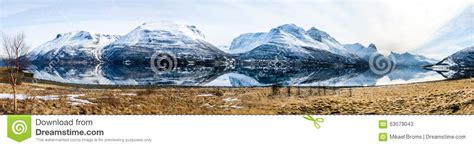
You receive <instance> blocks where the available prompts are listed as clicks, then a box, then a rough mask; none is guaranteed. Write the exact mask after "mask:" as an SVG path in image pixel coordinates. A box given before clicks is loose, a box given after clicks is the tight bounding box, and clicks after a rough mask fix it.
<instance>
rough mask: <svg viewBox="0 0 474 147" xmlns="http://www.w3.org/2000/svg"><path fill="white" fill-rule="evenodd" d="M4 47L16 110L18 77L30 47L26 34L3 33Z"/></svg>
mask: <svg viewBox="0 0 474 147" xmlns="http://www.w3.org/2000/svg"><path fill="white" fill-rule="evenodd" d="M2 49H3V51H4V52H5V53H6V55H4V57H3V60H4V62H5V64H6V66H7V69H8V72H9V75H10V85H11V88H12V90H13V109H14V111H15V112H16V110H17V99H16V92H17V85H18V82H19V81H18V79H19V77H20V74H21V70H23V67H22V65H25V64H24V60H22V56H24V55H26V53H27V52H28V49H29V47H28V46H27V45H26V42H25V35H24V34H23V33H20V34H17V35H7V34H2Z"/></svg>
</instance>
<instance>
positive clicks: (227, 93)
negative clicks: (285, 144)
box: [0, 79, 474, 115]
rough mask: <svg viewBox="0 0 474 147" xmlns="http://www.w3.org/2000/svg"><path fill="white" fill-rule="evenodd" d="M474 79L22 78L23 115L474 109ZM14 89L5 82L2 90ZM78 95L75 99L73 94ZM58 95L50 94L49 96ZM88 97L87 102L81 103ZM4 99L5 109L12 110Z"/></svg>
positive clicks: (450, 111) (457, 111)
mask: <svg viewBox="0 0 474 147" xmlns="http://www.w3.org/2000/svg"><path fill="white" fill-rule="evenodd" d="M473 85H474V79H462V80H446V81H437V82H426V83H414V84H406V85H392V86H378V87H359V88H329V89H328V88H324V89H323V88H296V87H292V88H291V89H290V90H289V91H290V93H288V88H287V87H281V88H279V89H272V87H256V88H209V87H208V88H176V87H174V88H172V87H169V88H147V89H118V88H107V89H100V88H97V87H95V88H87V87H74V86H64V85H61V86H59V85H54V84H33V83H23V84H22V85H21V86H20V87H19V93H20V94H22V95H23V99H22V100H19V109H18V111H17V112H16V113H20V114H470V115H472V114H474V87H473ZM8 93H11V90H10V87H9V85H7V84H0V95H2V94H3V95H4V97H5V94H8ZM71 95H75V96H76V97H75V99H73V98H71ZM52 96H53V97H55V99H45V97H52ZM77 100H80V101H86V102H85V103H82V102H77ZM11 104H12V100H11V99H5V98H1V99H0V113H2V114H12V113H15V112H13V111H12V105H11Z"/></svg>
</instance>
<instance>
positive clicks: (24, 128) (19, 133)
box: [7, 115, 31, 142]
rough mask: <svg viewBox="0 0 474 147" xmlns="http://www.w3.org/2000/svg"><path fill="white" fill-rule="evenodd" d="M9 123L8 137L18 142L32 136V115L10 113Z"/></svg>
mask: <svg viewBox="0 0 474 147" xmlns="http://www.w3.org/2000/svg"><path fill="white" fill-rule="evenodd" d="M7 125H8V126H7V128H8V130H7V131H8V132H7V133H8V138H11V139H13V140H15V141H18V142H22V141H24V140H26V139H28V138H31V115H9V116H8V117H7Z"/></svg>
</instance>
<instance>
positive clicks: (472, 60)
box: [436, 46, 474, 68]
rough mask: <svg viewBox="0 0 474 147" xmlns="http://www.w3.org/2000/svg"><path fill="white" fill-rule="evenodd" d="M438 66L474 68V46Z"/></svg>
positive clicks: (457, 53) (442, 61) (453, 55)
mask: <svg viewBox="0 0 474 147" xmlns="http://www.w3.org/2000/svg"><path fill="white" fill-rule="evenodd" d="M436 65H448V66H450V67H454V68H456V67H460V68H465V67H469V68H474V46H471V47H468V48H465V49H463V50H460V51H458V52H456V53H454V54H452V55H450V56H448V57H446V58H444V59H443V60H441V61H440V62H438V63H436Z"/></svg>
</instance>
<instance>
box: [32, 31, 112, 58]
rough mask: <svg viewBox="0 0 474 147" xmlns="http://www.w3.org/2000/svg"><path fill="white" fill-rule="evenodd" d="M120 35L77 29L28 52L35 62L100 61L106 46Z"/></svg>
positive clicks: (59, 35)
mask: <svg viewBox="0 0 474 147" xmlns="http://www.w3.org/2000/svg"><path fill="white" fill-rule="evenodd" d="M119 37H120V36H118V35H107V34H98V33H90V32H87V31H76V32H69V33H63V34H58V35H56V38H54V39H53V40H51V41H48V42H46V43H44V44H42V45H40V46H38V47H36V48H35V49H33V50H31V51H30V52H29V53H28V55H27V56H28V57H29V58H30V60H32V61H33V62H51V61H52V60H55V61H56V62H58V61H62V62H98V61H100V56H101V54H102V49H103V48H104V46H106V45H108V44H110V43H111V42H113V41H115V40H117V39H118V38H119Z"/></svg>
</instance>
